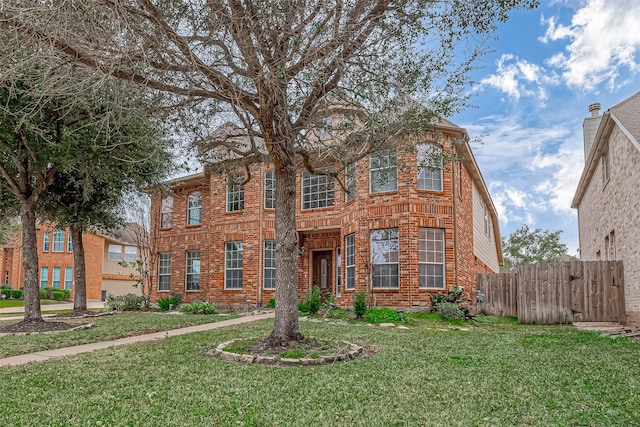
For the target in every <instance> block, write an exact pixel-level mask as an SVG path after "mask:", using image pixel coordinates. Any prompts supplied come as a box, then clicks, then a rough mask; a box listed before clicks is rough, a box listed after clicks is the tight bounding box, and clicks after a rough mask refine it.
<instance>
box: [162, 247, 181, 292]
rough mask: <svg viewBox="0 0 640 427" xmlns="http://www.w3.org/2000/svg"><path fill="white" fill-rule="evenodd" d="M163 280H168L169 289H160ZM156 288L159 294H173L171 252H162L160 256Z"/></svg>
mask: <svg viewBox="0 0 640 427" xmlns="http://www.w3.org/2000/svg"><path fill="white" fill-rule="evenodd" d="M163 278H166V279H167V283H166V284H167V285H168V287H167V289H160V284H161V283H160V282H161V279H163ZM185 287H186V284H185ZM156 288H157V290H158V292H171V252H160V253H159V254H158V282H157V283H156Z"/></svg>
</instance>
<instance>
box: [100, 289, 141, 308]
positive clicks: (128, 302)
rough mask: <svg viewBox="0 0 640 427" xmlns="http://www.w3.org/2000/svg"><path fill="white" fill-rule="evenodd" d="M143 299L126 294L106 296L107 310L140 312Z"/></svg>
mask: <svg viewBox="0 0 640 427" xmlns="http://www.w3.org/2000/svg"><path fill="white" fill-rule="evenodd" d="M145 299H146V298H145V297H143V296H141V295H136V294H132V293H128V294H126V295H117V296H114V295H111V294H109V295H107V308H108V309H109V310H122V311H133V310H140V307H142V304H144V302H145Z"/></svg>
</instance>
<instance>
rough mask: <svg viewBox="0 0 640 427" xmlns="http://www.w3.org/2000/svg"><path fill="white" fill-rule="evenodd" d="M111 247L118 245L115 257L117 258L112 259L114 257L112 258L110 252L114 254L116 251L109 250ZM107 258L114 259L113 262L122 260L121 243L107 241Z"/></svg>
mask: <svg viewBox="0 0 640 427" xmlns="http://www.w3.org/2000/svg"><path fill="white" fill-rule="evenodd" d="M112 247H113V248H116V247H118V248H119V250H118V258H117V259H114V258H112V257H111V254H115V253H116V252H115V251H113V252H112V251H111V248H112ZM107 260H109V261H114V262H120V261H122V245H117V244H114V243H109V246H108V247H107Z"/></svg>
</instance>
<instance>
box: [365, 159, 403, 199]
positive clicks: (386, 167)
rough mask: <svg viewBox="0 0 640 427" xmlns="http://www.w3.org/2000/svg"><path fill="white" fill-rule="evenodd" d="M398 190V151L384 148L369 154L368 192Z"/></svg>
mask: <svg viewBox="0 0 640 427" xmlns="http://www.w3.org/2000/svg"><path fill="white" fill-rule="evenodd" d="M383 178H384V179H383ZM397 190H398V151H397V150H386V151H381V152H379V153H375V154H371V155H370V156H369V192H370V193H372V194H373V193H386V192H389V191H397Z"/></svg>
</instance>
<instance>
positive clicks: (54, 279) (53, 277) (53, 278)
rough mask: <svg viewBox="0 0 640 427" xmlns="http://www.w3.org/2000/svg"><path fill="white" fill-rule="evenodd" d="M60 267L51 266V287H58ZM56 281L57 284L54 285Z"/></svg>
mask: <svg viewBox="0 0 640 427" xmlns="http://www.w3.org/2000/svg"><path fill="white" fill-rule="evenodd" d="M61 273H62V269H61V268H60V267H53V269H52V270H51V287H52V288H54V289H60V283H61V282H60V274H61ZM56 282H57V286H56Z"/></svg>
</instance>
